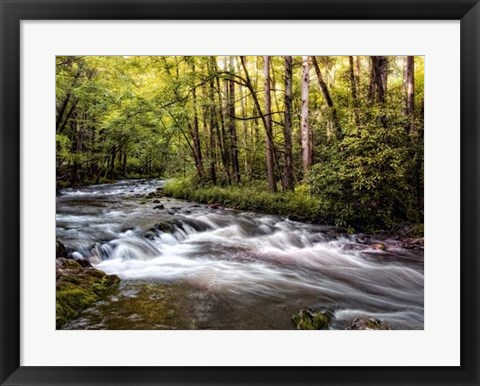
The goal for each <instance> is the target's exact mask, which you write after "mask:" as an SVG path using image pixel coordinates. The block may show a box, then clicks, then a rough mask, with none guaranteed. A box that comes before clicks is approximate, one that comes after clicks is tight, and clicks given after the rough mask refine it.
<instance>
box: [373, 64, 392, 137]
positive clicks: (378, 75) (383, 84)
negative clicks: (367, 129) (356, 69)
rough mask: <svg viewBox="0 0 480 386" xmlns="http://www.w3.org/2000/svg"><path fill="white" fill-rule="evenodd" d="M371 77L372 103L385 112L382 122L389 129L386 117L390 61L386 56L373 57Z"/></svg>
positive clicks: (382, 115) (381, 118)
mask: <svg viewBox="0 0 480 386" xmlns="http://www.w3.org/2000/svg"><path fill="white" fill-rule="evenodd" d="M371 66H372V67H371V77H370V92H369V99H370V102H371V103H374V102H376V103H377V104H379V105H380V106H381V108H382V109H383V110H384V111H383V113H382V114H381V116H380V122H381V123H382V126H383V127H385V128H386V127H387V117H386V115H385V103H386V95H387V74H388V60H387V57H386V56H372V57H371Z"/></svg>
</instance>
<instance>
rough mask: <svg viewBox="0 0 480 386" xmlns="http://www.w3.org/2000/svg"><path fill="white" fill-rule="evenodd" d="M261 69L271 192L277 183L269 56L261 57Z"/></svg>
mask: <svg viewBox="0 0 480 386" xmlns="http://www.w3.org/2000/svg"><path fill="white" fill-rule="evenodd" d="M263 60H264V62H263V71H264V75H265V131H266V136H265V147H266V152H267V177H268V187H269V188H270V191H271V192H276V191H277V184H276V183H275V175H274V160H273V157H274V154H273V140H272V115H271V101H270V57H269V56H264V57H263Z"/></svg>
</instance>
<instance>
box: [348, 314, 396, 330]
mask: <svg viewBox="0 0 480 386" xmlns="http://www.w3.org/2000/svg"><path fill="white" fill-rule="evenodd" d="M347 330H390V327H389V325H388V324H387V323H385V322H382V321H381V320H378V319H375V318H370V317H368V316H362V317H359V318H356V319H355V320H354V321H353V322H352V324H351V325H350V327H348V328H347Z"/></svg>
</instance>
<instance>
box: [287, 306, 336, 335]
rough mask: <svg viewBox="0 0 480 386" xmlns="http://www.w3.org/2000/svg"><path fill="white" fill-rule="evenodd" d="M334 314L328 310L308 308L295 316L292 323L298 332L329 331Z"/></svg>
mask: <svg viewBox="0 0 480 386" xmlns="http://www.w3.org/2000/svg"><path fill="white" fill-rule="evenodd" d="M331 321H332V313H331V311H330V310H327V309H320V310H313V309H311V308H306V309H303V310H300V311H299V312H298V313H296V314H295V315H293V317H292V323H293V325H294V327H295V328H296V329H297V330H328V328H329V327H330V323H331Z"/></svg>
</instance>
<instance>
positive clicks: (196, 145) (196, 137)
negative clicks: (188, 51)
mask: <svg viewBox="0 0 480 386" xmlns="http://www.w3.org/2000/svg"><path fill="white" fill-rule="evenodd" d="M191 69H192V74H193V82H195V80H196V79H195V78H196V77H195V75H196V71H195V57H192V58H191ZM192 103H193V126H191V125H190V128H191V135H192V140H193V150H194V157H195V167H196V168H197V174H198V176H199V177H200V178H203V162H202V148H201V142H200V132H199V130H198V113H197V89H196V86H195V85H193V87H192Z"/></svg>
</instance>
